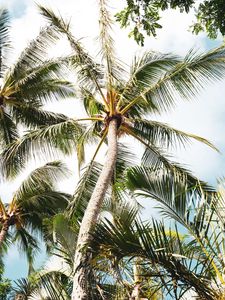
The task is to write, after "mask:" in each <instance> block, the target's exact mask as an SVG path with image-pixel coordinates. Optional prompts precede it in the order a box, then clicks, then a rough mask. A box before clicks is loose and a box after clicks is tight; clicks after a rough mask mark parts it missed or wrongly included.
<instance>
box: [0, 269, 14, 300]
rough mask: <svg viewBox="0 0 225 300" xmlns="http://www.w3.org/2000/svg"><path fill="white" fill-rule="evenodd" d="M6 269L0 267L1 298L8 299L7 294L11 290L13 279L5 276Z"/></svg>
mask: <svg viewBox="0 0 225 300" xmlns="http://www.w3.org/2000/svg"><path fill="white" fill-rule="evenodd" d="M3 272H4V269H3V267H2V266H1V267H0V300H6V299H8V298H7V296H8V295H9V293H10V291H11V281H10V280H9V279H6V278H4V277H3Z"/></svg>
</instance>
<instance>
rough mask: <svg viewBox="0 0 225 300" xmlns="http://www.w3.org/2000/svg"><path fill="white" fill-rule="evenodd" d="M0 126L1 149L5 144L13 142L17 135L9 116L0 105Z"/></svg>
mask: <svg viewBox="0 0 225 300" xmlns="http://www.w3.org/2000/svg"><path fill="white" fill-rule="evenodd" d="M0 127H1V131H0V137H1V149H3V147H5V146H6V145H8V144H10V143H12V142H14V141H15V140H16V139H17V138H18V137H19V135H18V132H17V129H16V125H15V123H14V122H13V120H12V118H11V116H10V115H9V114H8V113H7V112H5V110H4V109H3V108H2V107H1V108H0Z"/></svg>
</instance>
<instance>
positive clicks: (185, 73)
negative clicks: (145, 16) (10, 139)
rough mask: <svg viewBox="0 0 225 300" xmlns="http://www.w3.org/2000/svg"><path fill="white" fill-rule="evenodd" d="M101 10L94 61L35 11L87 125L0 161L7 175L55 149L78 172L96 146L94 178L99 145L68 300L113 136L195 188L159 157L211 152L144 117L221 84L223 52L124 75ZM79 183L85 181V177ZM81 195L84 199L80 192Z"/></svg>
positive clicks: (153, 61)
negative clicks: (193, 149)
mask: <svg viewBox="0 0 225 300" xmlns="http://www.w3.org/2000/svg"><path fill="white" fill-rule="evenodd" d="M105 2H106V1H104V0H99V4H100V37H99V41H100V45H101V51H100V57H99V60H97V61H94V60H93V58H92V57H91V56H90V55H89V54H88V52H87V51H86V50H85V49H84V48H83V47H82V45H81V43H80V41H78V40H77V39H75V38H74V37H73V35H72V33H71V32H70V26H69V24H68V23H66V22H65V21H64V20H63V19H61V18H59V17H57V16H56V15H55V14H54V13H53V12H52V11H50V10H49V9H46V8H41V11H42V14H43V15H44V16H45V17H46V18H47V19H48V20H50V21H51V26H52V27H51V28H52V29H54V28H55V30H56V32H59V33H61V34H64V35H66V36H67V38H68V41H69V42H70V45H71V47H72V49H73V51H74V55H73V57H72V58H71V60H70V61H71V65H72V66H73V67H74V69H75V71H76V74H77V78H78V83H79V88H80V95H81V99H82V100H83V104H84V107H85V110H86V112H87V114H88V117H84V118H79V119H70V120H67V121H62V122H60V123H58V124H56V125H55V124H53V125H50V126H44V127H43V128H41V130H36V131H32V132H30V133H28V134H27V135H24V136H23V137H22V138H21V139H20V140H19V141H17V142H14V143H12V144H11V145H10V147H8V148H6V150H5V151H4V152H3V153H2V158H1V160H2V167H3V169H4V170H5V171H6V172H8V173H9V174H12V173H13V172H14V173H15V172H16V171H17V170H18V169H20V168H22V167H23V166H24V164H25V162H26V161H27V159H28V158H29V155H30V154H31V153H32V152H33V150H34V148H35V147H38V148H39V149H40V151H39V154H40V155H45V154H46V153H52V152H53V153H54V152H55V149H56V148H57V149H60V150H62V151H63V152H64V153H67V154H68V153H70V152H71V151H73V150H74V149H75V148H76V150H77V154H78V159H79V163H80V164H81V163H82V162H83V161H84V146H85V145H86V144H87V143H91V142H93V141H96V139H97V138H99V139H100V141H99V143H98V146H97V148H96V151H95V152H94V155H93V158H92V160H91V163H90V164H89V167H88V168H87V169H86V172H87V174H89V175H90V174H91V173H92V171H93V172H94V173H95V175H96V164H94V160H95V157H96V155H97V153H98V152H99V149H100V147H101V146H102V144H103V143H104V142H105V143H107V145H108V150H107V155H106V157H105V159H106V160H105V161H106V163H105V164H104V166H103V168H102V169H99V168H98V172H97V177H98V181H97V183H96V184H94V189H93V190H92V191H91V192H92V193H91V197H90V200H89V202H88V205H87V209H86V211H85V214H84V217H83V219H82V223H81V226H80V232H79V236H78V240H77V248H76V249H77V250H76V254H75V259H74V284H73V294H72V299H76V300H78V299H88V297H89V296H88V285H87V281H88V280H87V277H88V269H89V268H88V266H90V251H89V250H90V249H89V246H88V245H89V243H90V241H91V239H92V237H91V230H93V228H94V226H95V224H96V222H97V219H98V215H99V211H100V207H101V204H102V201H103V198H104V196H105V194H106V191H107V189H108V187H109V184H110V182H111V180H112V175H113V172H114V168H115V163H116V158H117V151H118V150H117V148H118V139H119V138H120V137H121V136H131V137H133V138H134V139H135V140H136V141H137V142H140V143H141V144H142V145H143V146H144V148H145V149H146V152H145V156H147V157H148V159H151V164H152V168H153V169H156V168H159V167H162V166H163V168H165V169H167V170H168V169H169V170H171V172H174V174H176V173H179V174H186V177H187V178H188V179H189V180H192V181H194V182H196V184H197V180H196V179H195V178H193V177H192V176H191V175H190V174H187V172H186V171H185V170H184V169H182V168H181V167H180V166H179V165H176V164H174V163H172V162H171V161H170V160H169V159H168V156H167V155H166V154H165V151H166V150H168V149H169V148H170V147H171V146H173V145H175V144H177V143H180V144H185V143H186V142H188V141H189V140H190V139H196V140H198V141H200V142H203V143H205V144H207V145H209V146H211V147H213V145H212V144H211V143H210V142H208V141H207V140H205V139H203V138H200V137H198V136H195V135H192V134H188V133H185V132H182V131H179V130H177V129H174V128H171V127H170V126H168V125H167V124H163V123H161V122H156V121H152V120H149V119H145V117H147V116H148V117H149V116H150V114H152V113H160V112H163V111H168V110H169V109H171V107H173V106H174V105H175V104H176V99H177V96H181V97H182V98H185V99H187V100H189V99H192V98H193V97H194V96H195V95H196V94H197V93H199V91H200V90H201V89H202V88H203V87H204V86H205V85H206V84H208V83H209V82H212V81H216V80H219V79H221V78H222V77H223V76H224V74H225V48H224V46H221V47H219V48H216V49H214V50H212V51H209V52H207V53H203V54H198V53H195V52H194V51H190V52H189V53H188V54H187V55H186V57H185V58H182V57H179V56H176V55H172V54H161V53H157V52H154V51H147V52H145V53H144V54H143V55H140V56H135V58H134V60H133V64H132V66H131V70H130V72H128V71H127V70H126V67H124V65H123V64H122V62H121V61H120V60H119V59H116V56H115V49H114V46H113V40H112V38H111V33H110V31H111V17H110V14H109V12H108V10H107V8H106V3H105ZM88 121H89V122H91V125H90V126H87V125H80V124H81V123H82V122H88ZM213 148H214V147H213ZM12 166H14V168H13V172H12V168H11V167H12ZM98 174H99V176H98ZM87 178H88V179H90V176H87ZM83 186H84V185H83ZM92 186H93V185H92ZM80 192H81V193H82V190H81V191H80ZM83 192H84V193H85V192H86V191H85V190H84V189H83ZM89 192H90V190H89ZM72 207H73V206H72Z"/></svg>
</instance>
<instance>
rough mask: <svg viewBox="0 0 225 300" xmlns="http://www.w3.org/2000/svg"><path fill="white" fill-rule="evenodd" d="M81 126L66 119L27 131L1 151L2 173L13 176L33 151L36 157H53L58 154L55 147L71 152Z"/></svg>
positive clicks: (66, 152) (81, 129) (67, 152)
mask: <svg viewBox="0 0 225 300" xmlns="http://www.w3.org/2000/svg"><path fill="white" fill-rule="evenodd" d="M83 128H84V127H82V126H80V125H78V124H77V122H75V121H73V120H67V121H65V122H61V123H58V124H54V125H51V126H45V127H43V128H41V129H38V130H34V131H32V132H30V133H27V134H26V135H24V136H23V137H22V138H21V139H19V140H17V141H15V142H13V143H11V144H10V145H9V146H8V147H7V148H6V149H5V150H4V151H3V152H2V154H1V167H2V170H3V174H5V175H6V176H12V177H13V176H15V175H16V174H17V173H18V172H20V171H21V170H22V169H23V168H24V166H25V164H26V163H27V161H28V160H29V159H30V157H31V156H32V155H33V154H34V153H35V154H36V157H38V158H43V157H46V156H49V157H55V156H56V155H59V152H58V153H57V149H58V150H60V151H61V152H63V153H65V154H70V153H72V151H74V149H75V147H76V141H77V140H78V139H79V137H80V135H81V134H82V131H83ZM35 149H36V151H35ZM37 149H38V151H37Z"/></svg>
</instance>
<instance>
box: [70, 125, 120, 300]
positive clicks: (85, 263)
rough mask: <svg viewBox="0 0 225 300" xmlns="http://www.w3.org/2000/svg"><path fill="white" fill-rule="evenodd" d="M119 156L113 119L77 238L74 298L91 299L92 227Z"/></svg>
mask: <svg viewBox="0 0 225 300" xmlns="http://www.w3.org/2000/svg"><path fill="white" fill-rule="evenodd" d="M116 157H117V120H116V119H112V120H111V121H110V123H109V130H108V151H107V155H106V159H105V164H104V166H103V169H102V172H101V174H100V176H99V178H98V181H97V184H96V186H95V189H94V191H93V194H92V196H91V199H90V201H89V203H88V206H87V209H86V211H85V214H84V217H83V220H82V223H81V226H80V231H79V235H78V240H77V248H76V253H75V258H74V279H73V292H72V300H91V299H92V297H91V295H90V290H91V289H90V288H89V282H90V281H89V278H90V275H91V274H90V273H89V271H90V270H91V266H90V263H91V253H90V250H89V247H88V244H89V242H90V241H91V234H90V233H91V229H93V228H94V226H95V224H96V223H97V220H98V215H99V212H100V208H101V204H102V200H103V198H104V196H105V193H106V190H107V188H108V186H109V183H110V180H111V178H112V174H113V169H114V167H115V163H116Z"/></svg>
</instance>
